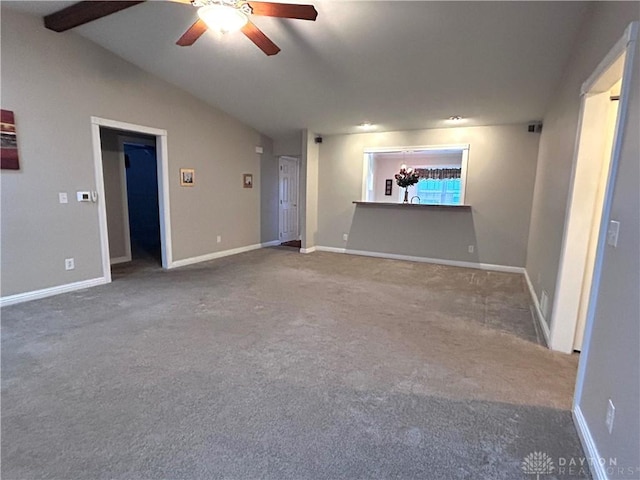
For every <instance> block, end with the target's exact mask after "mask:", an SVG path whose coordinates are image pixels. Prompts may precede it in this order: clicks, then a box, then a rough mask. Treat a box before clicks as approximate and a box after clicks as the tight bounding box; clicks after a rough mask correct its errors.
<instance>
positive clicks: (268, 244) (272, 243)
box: [260, 240, 282, 248]
mask: <svg viewBox="0 0 640 480" xmlns="http://www.w3.org/2000/svg"><path fill="white" fill-rule="evenodd" d="M281 243H282V242H281V241H280V240H271V241H270V242H263V243H261V244H260V246H261V247H262V248H268V247H279V246H280V244H281Z"/></svg>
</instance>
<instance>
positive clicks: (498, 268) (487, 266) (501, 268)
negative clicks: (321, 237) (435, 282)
mask: <svg viewBox="0 0 640 480" xmlns="http://www.w3.org/2000/svg"><path fill="white" fill-rule="evenodd" d="M302 250H303V249H300V251H301V253H311V252H302ZM307 250H311V251H315V250H317V251H319V252H331V253H346V254H347V255H360V256H363V257H375V258H387V259H390V260H404V261H408V262H421V263H434V264H436V265H449V266H451V267H463V268H476V269H479V270H490V271H493V272H505V273H524V271H525V270H524V267H513V266H510V265H494V264H491V263H476V262H463V261H461V260H446V259H442V258H429V257H416V256H412V255H399V254H396V253H384V252H369V251H366V250H351V249H347V248H335V247H322V246H317V247H313V248H312V249H307Z"/></svg>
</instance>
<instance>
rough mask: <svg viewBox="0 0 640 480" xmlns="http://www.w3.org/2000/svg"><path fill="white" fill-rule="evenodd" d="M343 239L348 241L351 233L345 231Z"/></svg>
mask: <svg viewBox="0 0 640 480" xmlns="http://www.w3.org/2000/svg"><path fill="white" fill-rule="evenodd" d="M342 240H344V241H345V242H346V241H347V240H349V234H348V233H343V234H342Z"/></svg>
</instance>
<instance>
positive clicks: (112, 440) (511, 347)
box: [2, 247, 589, 480]
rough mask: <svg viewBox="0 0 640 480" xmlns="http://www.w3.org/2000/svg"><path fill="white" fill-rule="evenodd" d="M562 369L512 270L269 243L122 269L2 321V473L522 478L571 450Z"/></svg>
mask: <svg viewBox="0 0 640 480" xmlns="http://www.w3.org/2000/svg"><path fill="white" fill-rule="evenodd" d="M576 366H577V357H576V356H574V355H572V356H569V355H563V354H558V353H554V352H551V351H549V350H548V349H546V348H545V347H544V346H543V345H541V339H540V335H539V332H537V331H536V327H535V324H534V321H533V317H532V314H531V302H530V298H529V296H528V293H527V290H526V286H525V284H524V279H523V278H522V276H521V275H517V274H506V273H495V272H485V271H480V270H472V269H463V268H455V267H445V266H438V265H429V264H418V263H410V262H400V261H392V260H381V259H374V258H365V257H356V256H348V255H337V254H329V253H314V254H309V255H302V254H299V253H297V252H296V251H295V250H293V249H288V248H283V247H277V248H270V249H263V250H258V251H253V252H249V253H245V254H241V255H236V256H234V257H227V258H224V259H220V260H216V261H212V262H208V263H204V264H199V265H193V266H190V267H185V268H181V269H176V270H172V271H161V270H159V269H157V268H155V267H144V266H143V268H140V265H138V266H137V267H136V265H135V264H134V265H129V266H127V265H124V266H121V267H119V268H118V269H115V271H114V282H113V283H111V284H109V285H104V286H100V287H96V288H92V289H88V290H84V291H79V292H74V293H70V294H65V295H59V296H57V297H51V298H48V299H43V300H38V301H33V302H29V303H25V304H21V305H15V306H11V307H7V308H4V309H3V310H2V478H4V479H31V478H60V479H63V478H64V479H101V478H105V479H106V478H119V479H143V478H145V479H150V478H154V479H155V478H158V479H160V478H167V479H169V478H170V479H191V478H202V479H205V478H207V479H211V478H225V479H238V480H239V479H254V478H256V479H257V478H268V479H300V480H302V479H339V478H344V479H383V478H385V479H386V478H395V479H474V480H476V479H487V480H489V479H490V480H495V479H505V480H514V479H531V478H535V475H534V476H533V477H532V476H531V475H530V474H528V473H527V472H525V471H523V469H522V461H523V459H524V458H525V456H527V455H528V454H529V453H531V452H534V451H535V452H544V453H546V454H548V455H549V456H550V457H551V458H552V459H553V461H554V462H555V465H558V460H559V458H560V457H564V458H569V457H579V456H582V455H583V452H582V449H581V447H580V444H579V441H578V438H577V435H576V431H575V428H574V426H573V423H572V419H571V413H570V406H571V397H572V391H573V387H574V382H575V375H576ZM541 478H545V480H546V479H553V478H571V479H579V478H589V476H588V472H579V473H578V474H576V473H575V472H573V474H572V475H570V476H569V475H565V474H564V473H563V472H561V471H559V469H557V468H556V469H555V470H554V472H553V473H552V474H549V475H545V476H544V477H541Z"/></svg>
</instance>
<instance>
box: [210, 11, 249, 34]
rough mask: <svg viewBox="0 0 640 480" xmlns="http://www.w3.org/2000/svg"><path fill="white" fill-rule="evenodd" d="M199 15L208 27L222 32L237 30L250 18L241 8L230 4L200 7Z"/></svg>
mask: <svg viewBox="0 0 640 480" xmlns="http://www.w3.org/2000/svg"><path fill="white" fill-rule="evenodd" d="M198 16H199V17H200V18H201V19H202V21H203V22H204V23H206V24H207V27H209V29H211V30H215V31H216V32H220V33H231V32H237V31H238V30H240V29H241V28H242V27H244V26H245V25H246V24H247V22H248V21H249V18H248V17H247V16H246V15H245V14H244V13H243V12H241V11H240V10H238V9H236V8H234V7H230V6H228V5H206V6H204V7H200V8H199V9H198Z"/></svg>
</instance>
